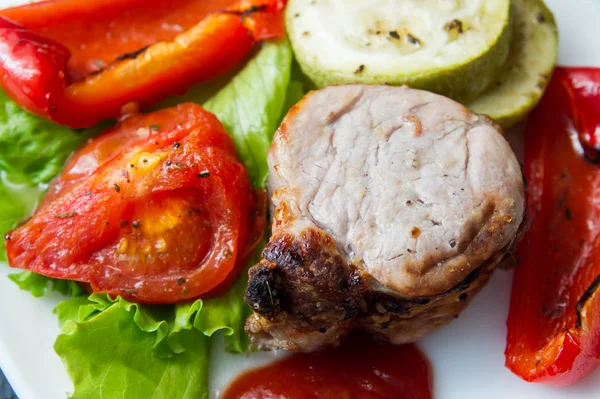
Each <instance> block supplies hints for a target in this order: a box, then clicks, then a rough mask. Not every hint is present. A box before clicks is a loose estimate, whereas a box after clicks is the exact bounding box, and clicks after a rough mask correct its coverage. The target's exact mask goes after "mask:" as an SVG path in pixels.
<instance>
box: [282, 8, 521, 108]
mask: <svg viewBox="0 0 600 399" xmlns="http://www.w3.org/2000/svg"><path fill="white" fill-rule="evenodd" d="M286 26H287V30H288V33H289V36H290V39H291V42H292V46H293V48H294V51H295V53H296V58H297V59H298V62H299V64H300V66H301V68H302V70H303V71H304V73H305V74H306V75H307V76H308V77H309V78H311V79H312V80H313V81H314V83H316V84H317V86H320V87H323V86H326V85H329V84H339V83H370V84H381V83H387V84H408V85H410V86H411V87H415V88H421V89H426V90H430V91H433V92H436V93H440V94H444V95H446V96H449V97H452V98H454V99H457V100H460V101H463V102H464V101H468V100H472V99H474V98H475V97H476V96H477V95H478V94H480V93H481V92H483V91H484V90H485V89H486V88H487V87H488V85H489V84H490V83H492V82H493V79H494V77H495V76H496V74H497V72H498V71H499V68H500V67H501V66H502V64H504V62H505V61H506V58H507V56H508V51H509V44H510V38H511V33H512V26H511V7H510V1H509V0H489V1H485V2H484V1H481V0H464V1H460V2H459V1H455V0H454V1H442V0H427V1H423V0H401V1H393V0H378V1H376V2H365V1H359V0H330V1H313V0H291V1H290V2H289V3H288V6H287V9H286Z"/></svg>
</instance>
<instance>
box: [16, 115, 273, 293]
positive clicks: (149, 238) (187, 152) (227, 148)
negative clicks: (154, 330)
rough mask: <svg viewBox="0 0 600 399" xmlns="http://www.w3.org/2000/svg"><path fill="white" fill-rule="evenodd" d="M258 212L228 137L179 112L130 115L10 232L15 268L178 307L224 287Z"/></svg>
mask: <svg viewBox="0 0 600 399" xmlns="http://www.w3.org/2000/svg"><path fill="white" fill-rule="evenodd" d="M251 212H252V213H256V210H255V209H254V207H253V199H252V189H251V184H250V181H249V178H248V174H247V172H246V170H245V168H244V166H243V165H242V164H241V163H240V161H239V160H238V159H237V156H236V152H235V148H234V146H233V142H232V141H231V139H230V137H229V136H228V134H227V132H226V131H225V129H224V128H223V126H222V125H221V123H220V122H219V121H218V120H217V118H216V117H215V116H214V115H212V114H210V113H209V112H207V111H205V110H204V109H202V108H201V107H200V106H198V105H194V104H182V105H179V106H177V107H175V108H170V109H165V110H161V111H157V112H154V113H151V114H148V115H138V116H132V117H129V118H128V119H126V120H125V121H123V122H122V123H120V124H119V125H117V126H116V127H115V128H113V129H111V130H110V131H108V132H106V133H105V134H103V135H102V136H100V137H99V138H97V139H95V140H92V141H90V142H89V143H88V144H87V145H86V146H85V147H84V148H82V149H81V150H80V151H78V152H77V153H76V154H75V155H74V156H73V157H72V158H71V160H70V161H69V162H68V164H67V166H66V168H65V171H64V172H63V173H62V175H60V176H59V177H58V178H57V179H56V180H55V181H54V182H53V184H52V185H51V186H50V188H49V191H48V194H47V196H46V198H45V199H44V200H43V202H42V203H41V205H40V207H39V208H38V209H37V211H36V212H35V214H34V215H33V217H32V218H31V219H29V220H28V221H27V222H25V223H24V224H23V225H22V226H20V227H19V228H17V229H16V230H14V231H12V232H10V233H8V234H7V235H6V237H5V239H6V244H7V245H6V247H7V254H8V259H9V263H10V265H11V266H13V267H19V268H22V269H28V270H31V271H34V272H36V273H40V274H43V275H46V276H49V277H56V278H62V279H73V280H78V281H82V282H87V283H89V284H90V285H91V286H92V289H93V290H94V292H105V293H109V294H113V295H121V296H123V297H126V298H131V299H134V300H137V301H141V302H147V303H173V302H177V301H182V300H186V299H191V298H196V297H198V296H201V295H203V294H205V293H207V292H209V291H211V290H212V289H214V288H215V287H218V286H220V285H221V283H223V282H224V281H225V280H226V279H227V277H228V276H229V275H230V274H231V273H232V271H233V270H234V266H235V265H236V260H238V258H241V257H243V256H245V254H246V253H247V251H248V249H247V248H246V247H247V245H246V244H247V241H248V239H250V240H254V241H256V240H255V239H254V237H248V231H249V230H253V228H252V227H251V226H249V213H251ZM252 219H257V218H255V217H254V218H252ZM262 223H263V225H264V222H262ZM237 263H239V262H237Z"/></svg>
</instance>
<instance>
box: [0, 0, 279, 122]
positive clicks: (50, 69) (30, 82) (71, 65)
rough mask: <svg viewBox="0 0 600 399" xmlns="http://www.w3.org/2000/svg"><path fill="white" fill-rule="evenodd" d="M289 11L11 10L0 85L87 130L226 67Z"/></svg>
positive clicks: (0, 41) (117, 6)
mask: <svg viewBox="0 0 600 399" xmlns="http://www.w3.org/2000/svg"><path fill="white" fill-rule="evenodd" d="M155 6H156V7H155ZM224 7H227V8H224ZM283 7H284V1H282V0H252V1H248V0H242V1H237V2H234V1H232V0H218V1H217V0H213V1H208V2H207V1H202V0H193V1H192V0H184V1H181V2H173V1H162V0H148V1H140V0H128V1H125V0H113V1H108V2H107V1H99V0H92V1H86V2H80V1H77V2H76V1H74V0H55V1H47V2H43V3H38V4H32V5H28V6H23V7H17V8H13V9H8V10H3V11H2V12H0V84H1V85H2V87H3V89H4V90H5V91H6V93H7V94H8V95H9V96H10V97H11V98H12V99H13V100H14V101H15V102H17V103H18V104H19V105H21V106H22V107H23V108H25V109H26V110H28V111H30V112H32V113H34V114H36V115H39V116H42V117H45V118H48V119H51V120H54V121H56V122H58V123H61V124H65V125H69V126H71V127H74V128H80V127H89V126H92V125H94V124H96V123H97V122H98V121H100V120H103V119H112V118H116V117H118V116H119V115H120V114H121V111H122V108H123V106H125V105H127V104H129V103H136V104H137V105H138V106H139V107H141V108H146V107H148V106H151V105H153V104H155V103H157V102H159V101H160V100H162V99H164V98H165V97H167V96H169V95H171V94H181V93H184V92H185V90H186V89H187V88H188V87H189V86H190V85H192V84H194V83H197V82H201V81H205V80H208V79H211V78H213V77H215V76H218V75H220V74H222V73H223V72H225V71H227V70H228V69H230V68H231V67H232V66H233V65H235V64H236V63H238V62H239V61H240V60H242V59H243V58H244V56H245V55H246V54H247V53H248V52H249V51H250V49H251V48H252V46H253V45H254V44H255V43H256V42H257V41H259V40H263V39H268V38H274V37H281V36H283V33H284V29H283V19H282V10H283ZM196 11H197V12H196ZM88 24H89V26H88Z"/></svg>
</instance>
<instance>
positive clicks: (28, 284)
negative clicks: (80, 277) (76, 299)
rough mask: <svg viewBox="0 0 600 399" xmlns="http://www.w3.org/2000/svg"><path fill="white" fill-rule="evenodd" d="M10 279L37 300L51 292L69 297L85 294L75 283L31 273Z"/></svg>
mask: <svg viewBox="0 0 600 399" xmlns="http://www.w3.org/2000/svg"><path fill="white" fill-rule="evenodd" d="M8 278H10V279H11V280H12V281H13V282H14V283H15V284H17V285H18V286H19V288H21V289H22V290H26V291H29V292H31V295H33V296H34V297H36V298H39V297H41V296H44V295H46V294H47V293H49V292H50V291H56V292H60V293H61V294H63V295H68V296H77V295H82V294H84V293H85V291H84V290H83V289H82V288H81V287H80V286H79V285H78V284H77V283H76V282H74V281H69V280H57V279H53V278H49V277H46V276H42V275H40V274H37V273H33V272H29V271H25V272H21V273H16V274H10V275H9V276H8Z"/></svg>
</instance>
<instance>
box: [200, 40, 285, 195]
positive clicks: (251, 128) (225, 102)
mask: <svg viewBox="0 0 600 399" xmlns="http://www.w3.org/2000/svg"><path fill="white" fill-rule="evenodd" d="M291 66H292V50H291V47H290V45H289V43H288V42H287V40H281V41H278V42H277V41H271V42H266V43H264V44H263V47H262V49H261V50H260V51H259V53H258V54H257V55H256V56H255V57H254V58H253V59H252V60H250V61H249V62H248V63H247V64H246V66H245V67H244V68H243V69H242V70H241V71H240V72H239V73H238V74H237V75H235V76H234V77H233V78H232V79H231V81H230V82H229V83H228V84H227V85H226V86H225V87H223V88H222V89H221V90H219V91H218V92H217V93H216V94H215V95H214V96H213V97H212V98H210V99H209V100H208V101H207V102H205V103H204V104H203V105H204V108H206V109H207V110H209V111H211V112H212V113H214V114H215V115H217V117H218V118H219V120H220V121H221V122H222V123H223V125H224V126H225V128H226V129H227V131H228V132H229V134H230V135H231V137H232V138H233V141H234V142H235V145H236V149H237V151H238V155H239V157H240V159H241V160H242V161H243V162H244V164H245V165H246V168H247V169H248V174H249V175H250V179H251V180H252V182H253V183H254V185H255V186H256V187H264V186H265V184H266V181H267V174H268V167H267V153H268V151H269V147H270V145H271V140H272V138H273V133H275V130H276V129H277V127H278V125H279V121H280V116H281V113H282V111H283V107H284V105H285V98H286V94H287V90H288V85H289V82H290V73H291Z"/></svg>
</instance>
